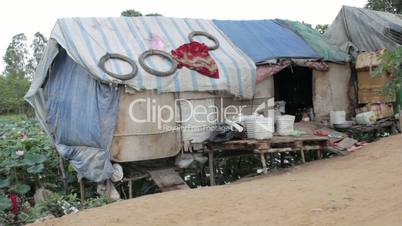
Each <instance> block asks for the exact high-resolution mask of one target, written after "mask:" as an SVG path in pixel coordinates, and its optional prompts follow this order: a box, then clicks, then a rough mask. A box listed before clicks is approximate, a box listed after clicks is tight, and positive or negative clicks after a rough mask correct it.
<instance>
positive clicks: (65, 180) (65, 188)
mask: <svg viewBox="0 0 402 226" xmlns="http://www.w3.org/2000/svg"><path fill="white" fill-rule="evenodd" d="M59 167H60V170H61V177H62V180H63V187H64V195H67V193H68V183H67V174H66V168H65V167H64V160H63V158H62V157H61V156H60V155H59Z"/></svg>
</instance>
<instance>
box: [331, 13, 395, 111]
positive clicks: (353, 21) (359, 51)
mask: <svg viewBox="0 0 402 226" xmlns="http://www.w3.org/2000/svg"><path fill="white" fill-rule="evenodd" d="M324 36H325V37H326V38H327V39H328V40H329V41H330V42H331V43H333V44H334V45H336V46H338V47H339V48H341V49H342V50H344V51H346V52H348V53H350V54H351V55H352V56H353V57H354V59H355V60H356V70H357V73H356V78H355V79H354V80H355V81H356V87H358V89H357V92H358V102H359V104H372V103H376V104H377V105H376V106H374V105H373V106H367V107H366V108H367V110H370V109H372V110H374V111H376V112H378V111H382V112H384V113H385V114H384V115H382V113H379V114H377V115H378V116H379V118H383V117H384V116H385V115H386V116H389V115H390V113H391V114H392V109H390V108H389V105H388V104H387V103H390V102H395V104H394V109H393V110H394V111H396V112H397V111H398V109H399V108H401V107H400V106H402V104H401V103H402V90H401V89H399V90H396V93H394V92H393V91H391V97H390V98H389V97H386V96H384V93H385V92H384V87H385V86H386V84H387V83H388V81H389V75H386V74H383V75H381V76H378V77H376V78H373V77H374V76H373V75H372V71H373V70H374V68H375V67H376V66H378V65H379V64H380V63H381V62H380V61H379V59H377V58H378V57H379V56H380V55H382V54H383V51H384V50H390V51H392V50H394V49H396V48H398V47H400V46H401V44H402V17H401V15H396V14H392V13H388V12H380V11H374V10H369V9H362V8H356V7H350V6H343V7H342V9H341V10H340V12H339V14H338V15H337V17H336V18H335V20H334V21H333V22H332V24H331V25H330V26H329V28H328V30H327V31H326V32H325V34H324ZM385 98H386V100H385ZM378 104H379V105H378ZM381 104H382V105H381Z"/></svg>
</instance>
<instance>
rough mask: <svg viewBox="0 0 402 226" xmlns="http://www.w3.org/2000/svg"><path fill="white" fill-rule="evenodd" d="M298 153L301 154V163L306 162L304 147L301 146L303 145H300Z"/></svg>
mask: <svg viewBox="0 0 402 226" xmlns="http://www.w3.org/2000/svg"><path fill="white" fill-rule="evenodd" d="M300 155H301V160H302V163H303V164H304V163H306V157H304V148H303V145H302V146H301V147H300Z"/></svg>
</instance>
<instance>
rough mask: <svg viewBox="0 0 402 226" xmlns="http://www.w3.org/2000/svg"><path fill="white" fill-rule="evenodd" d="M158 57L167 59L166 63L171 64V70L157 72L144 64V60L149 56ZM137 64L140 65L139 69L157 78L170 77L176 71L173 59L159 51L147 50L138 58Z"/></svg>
mask: <svg viewBox="0 0 402 226" xmlns="http://www.w3.org/2000/svg"><path fill="white" fill-rule="evenodd" d="M155 55H156V56H160V57H163V58H165V59H167V60H168V61H170V63H171V64H172V68H170V69H169V70H168V71H158V70H155V69H152V68H150V67H149V66H148V65H147V64H146V63H145V58H147V57H150V56H155ZM138 62H139V63H140V65H141V67H142V68H143V69H144V70H145V71H146V72H148V73H150V74H152V75H155V76H158V77H166V76H169V75H172V74H174V73H175V72H176V70H177V63H176V61H175V60H174V59H173V57H172V56H171V55H170V54H169V53H167V52H164V51H160V50H154V49H152V50H147V51H145V52H143V53H142V54H141V55H140V57H139V58H138Z"/></svg>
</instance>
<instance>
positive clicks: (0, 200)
mask: <svg viewBox="0 0 402 226" xmlns="http://www.w3.org/2000/svg"><path fill="white" fill-rule="evenodd" d="M67 168H68V169H69V170H68V171H69V175H68V178H69V180H68V182H69V191H70V192H72V193H71V194H70V195H67V196H65V195H61V194H63V193H64V187H63V182H62V178H61V172H60V170H59V161H58V155H57V152H56V150H55V149H54V148H53V147H52V145H51V143H50V142H49V138H48V136H47V135H46V133H45V132H44V130H43V129H42V128H41V127H40V125H39V123H38V122H37V121H36V120H34V119H28V118H27V117H26V116H24V115H7V116H1V115H0V225H16V224H17V225H18V224H26V223H30V222H34V221H35V220H36V219H39V218H43V217H46V216H54V217H60V216H62V215H65V214H69V213H72V212H76V211H77V210H78V209H86V208H92V207H98V206H102V205H105V204H108V203H110V202H112V200H111V199H110V198H107V197H94V195H93V194H94V193H95V192H94V191H95V190H96V188H95V187H91V186H88V187H87V189H86V192H87V193H89V194H90V195H91V196H92V198H87V199H86V200H85V202H84V203H80V202H79V201H78V199H77V193H75V192H76V191H77V190H78V183H77V180H76V177H75V175H74V174H73V173H72V172H73V170H72V168H71V166H69V167H67ZM39 188H46V189H48V190H51V191H53V192H54V193H53V194H52V195H51V196H50V197H48V198H47V199H46V200H45V201H42V202H40V203H34V200H33V195H34V194H35V191H36V190H37V189H39ZM89 188H91V189H89ZM87 197H88V196H87ZM13 198H14V199H15V201H16V202H17V204H18V205H17V207H15V205H13V203H12V201H11V200H12V199H13Z"/></svg>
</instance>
